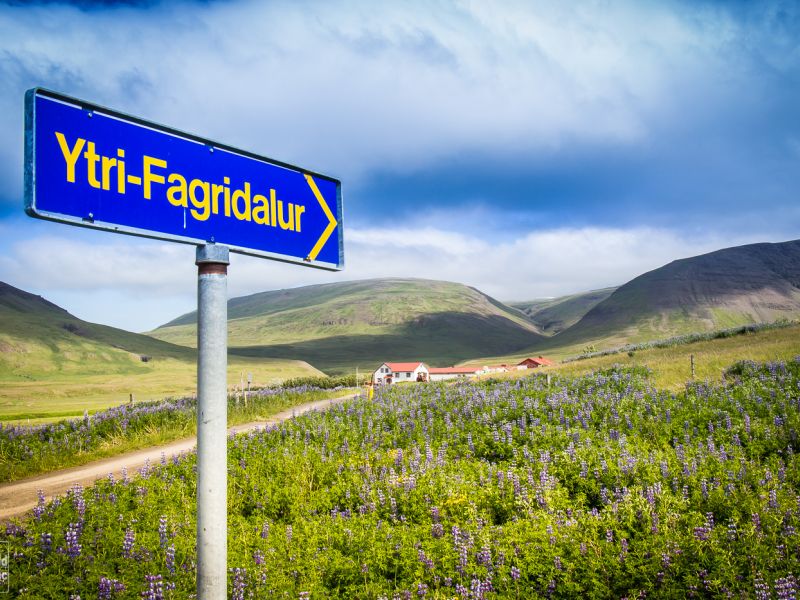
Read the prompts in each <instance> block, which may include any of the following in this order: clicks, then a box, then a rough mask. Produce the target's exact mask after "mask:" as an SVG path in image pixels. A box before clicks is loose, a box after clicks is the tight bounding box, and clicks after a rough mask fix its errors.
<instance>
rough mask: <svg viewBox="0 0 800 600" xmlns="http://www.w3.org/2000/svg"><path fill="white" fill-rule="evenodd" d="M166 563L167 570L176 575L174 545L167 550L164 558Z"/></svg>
mask: <svg viewBox="0 0 800 600" xmlns="http://www.w3.org/2000/svg"><path fill="white" fill-rule="evenodd" d="M164 563H165V566H166V567H167V570H168V571H169V572H170V573H172V574H173V575H174V574H175V545H174V544H170V546H169V548H167V552H166V554H165V557H164Z"/></svg>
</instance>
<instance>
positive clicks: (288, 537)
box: [286, 525, 294, 544]
mask: <svg viewBox="0 0 800 600" xmlns="http://www.w3.org/2000/svg"><path fill="white" fill-rule="evenodd" d="M293 532H294V530H293V529H292V526H291V525H287V526H286V542H287V543H289V544H291V543H292V534H293Z"/></svg>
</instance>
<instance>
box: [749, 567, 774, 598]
mask: <svg viewBox="0 0 800 600" xmlns="http://www.w3.org/2000/svg"><path fill="white" fill-rule="evenodd" d="M753 590H754V591H755V594H756V595H755V597H756V600H770V598H771V596H772V594H771V593H770V590H769V586H768V585H767V584H766V583H765V582H764V578H763V577H762V576H761V573H756V576H755V579H754V580H753Z"/></svg>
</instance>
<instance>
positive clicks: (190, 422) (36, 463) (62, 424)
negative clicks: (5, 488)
mask: <svg viewBox="0 0 800 600" xmlns="http://www.w3.org/2000/svg"><path fill="white" fill-rule="evenodd" d="M333 387H334V388H335V390H332V389H331V388H326V389H321V386H318V387H312V386H310V385H308V384H304V385H298V386H293V387H276V388H269V389H264V390H259V391H254V392H252V393H250V394H249V396H248V401H247V402H244V400H243V399H242V398H240V397H239V396H238V395H232V396H231V397H229V398H228V424H229V425H237V424H239V423H246V422H249V421H256V420H260V419H264V418H266V417H267V416H269V415H271V414H274V413H276V412H279V411H281V410H284V409H286V408H290V407H292V406H296V405H298V404H301V403H303V402H311V401H314V400H322V399H325V398H330V397H334V396H339V395H341V392H339V390H340V389H341V387H336V386H333ZM196 427H197V402H196V399H195V398H194V397H192V398H169V399H166V400H162V401H159V402H138V403H130V404H123V405H120V406H116V407H114V408H111V409H108V410H105V411H100V412H97V413H95V414H93V415H89V414H88V413H87V414H86V415H85V416H84V418H83V419H65V420H62V421H59V422H56V423H52V424H46V425H37V426H33V427H26V426H3V424H2V423H0V482H2V481H11V480H14V479H19V478H21V477H26V476H30V475H35V474H38V473H43V472H46V471H50V470H53V469H59V468H64V467H68V466H74V465H80V464H85V463H88V462H91V461H93V460H97V459H99V458H105V457H108V456H114V455H117V454H121V453H123V452H127V451H129V450H135V449H138V448H147V447H149V446H154V445H158V444H162V443H166V442H169V441H172V440H175V439H179V438H185V437H190V436H192V435H194V434H195V433H196Z"/></svg>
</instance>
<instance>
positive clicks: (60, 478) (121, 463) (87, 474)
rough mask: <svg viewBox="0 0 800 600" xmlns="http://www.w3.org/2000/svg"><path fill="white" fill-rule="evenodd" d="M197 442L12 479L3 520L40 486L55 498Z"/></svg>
mask: <svg viewBox="0 0 800 600" xmlns="http://www.w3.org/2000/svg"><path fill="white" fill-rule="evenodd" d="M357 395H358V394H348V395H346V396H341V397H339V398H333V399H326V400H316V401H314V402H306V403H305V404H298V405H297V406H294V407H292V408H289V409H287V410H284V411H281V412H279V413H277V414H275V415H273V416H272V417H270V418H269V419H266V420H264V421H254V422H252V423H244V424H242V425H235V426H234V427H230V428H229V429H228V434H229V435H234V434H238V433H245V432H247V431H252V430H253V429H256V428H259V427H266V426H267V425H275V424H277V423H281V422H283V421H286V420H288V419H291V418H293V417H296V416H300V415H302V414H305V413H307V412H310V411H313V410H324V409H326V408H328V407H330V406H332V405H334V404H339V403H341V402H344V401H345V400H349V399H351V398H354V397H355V396H357ZM196 445H197V438H196V437H191V438H185V439H182V440H176V441H174V442H170V443H169V444H165V445H163V446H155V447H153V448H145V449H144V450H136V451H135V452H128V453H126V454H121V455H119V456H114V457H111V458H105V459H103V460H98V461H95V462H91V463H87V464H85V465H81V466H79V467H71V468H69V469H62V470H59V471H51V472H49V473H43V474H42V475H36V476H35V477H29V478H27V479H19V480H17V481H13V482H11V483H6V484H3V485H0V521H4V520H8V519H10V518H12V517H17V516H20V515H22V514H24V513H26V512H27V511H29V510H30V509H32V508H33V507H34V506H36V503H37V502H38V496H37V494H38V491H39V490H42V491H43V492H44V495H45V498H46V499H47V500H51V499H52V498H53V497H54V496H58V495H60V494H64V493H66V491H67V490H69V489H70V488H71V487H72V486H73V485H75V484H76V483H77V484H80V485H82V486H84V487H85V486H87V485H91V484H92V483H94V482H95V481H97V480H98V479H102V478H104V477H108V474H109V473H113V474H114V477H116V478H120V477H121V476H122V469H123V468H126V469H127V470H128V474H129V476H133V475H134V474H135V469H138V468H140V467H143V466H144V465H145V463H146V462H148V461H149V462H150V464H157V463H158V462H159V461H160V460H161V455H162V454H164V455H165V456H166V457H167V458H170V457H171V456H172V455H179V454H181V453H184V452H190V451H192V450H194V448H195V446H196Z"/></svg>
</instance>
